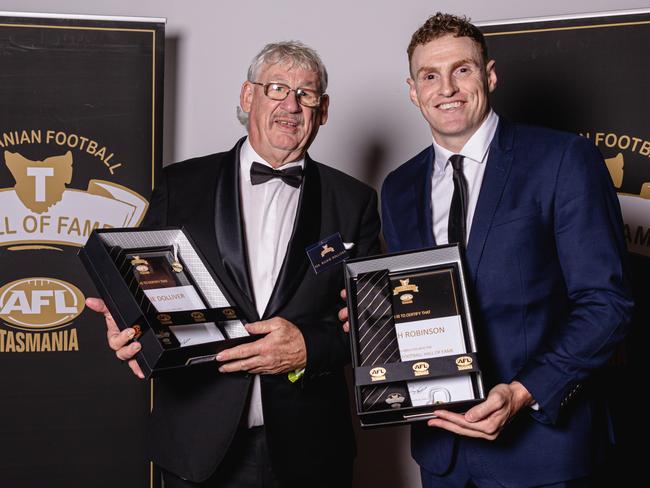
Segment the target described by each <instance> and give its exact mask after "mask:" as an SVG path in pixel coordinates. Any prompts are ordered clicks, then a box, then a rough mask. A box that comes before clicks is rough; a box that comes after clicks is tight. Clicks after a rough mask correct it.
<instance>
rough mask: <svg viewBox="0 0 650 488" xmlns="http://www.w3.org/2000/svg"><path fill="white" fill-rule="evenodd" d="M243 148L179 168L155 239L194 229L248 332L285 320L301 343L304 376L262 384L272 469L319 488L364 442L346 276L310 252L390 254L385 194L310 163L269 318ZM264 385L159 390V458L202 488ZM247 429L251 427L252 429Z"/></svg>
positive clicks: (159, 200) (189, 376)
mask: <svg viewBox="0 0 650 488" xmlns="http://www.w3.org/2000/svg"><path fill="white" fill-rule="evenodd" d="M243 141H244V139H241V140H240V141H239V142H238V143H237V144H236V145H235V147H234V148H233V149H231V150H230V151H228V152H225V153H220V154H213V155H210V156H204V157H200V158H195V159H190V160H188V161H185V162H182V163H179V164H174V165H171V166H168V167H167V168H165V170H164V171H163V176H162V180H161V181H160V182H159V184H158V185H157V187H156V189H155V190H154V193H153V196H152V199H151V206H150V209H149V212H148V214H147V217H146V219H145V221H144V223H143V226H144V227H160V226H184V227H185V228H186V229H187V230H188V232H189V234H190V236H191V237H192V239H193V240H194V242H195V243H196V244H197V246H198V247H199V249H200V250H201V252H202V253H203V255H204V256H205V258H206V260H207V261H208V263H209V264H210V265H211V267H212V270H213V271H214V272H215V273H216V274H217V276H218V277H219V278H220V279H221V281H222V283H223V284H224V285H225V287H226V288H227V290H228V291H229V294H230V297H231V298H232V300H233V301H234V302H235V303H234V305H236V306H238V307H239V308H240V309H241V311H242V313H243V316H244V317H245V319H246V320H247V321H248V322H254V321H257V320H259V319H267V318H271V317H274V316H281V317H284V318H285V319H287V320H289V321H291V322H293V323H294V324H295V325H296V326H297V327H298V328H299V329H300V331H301V332H302V334H303V336H304V338H305V343H306V346H307V367H306V371H305V375H304V376H303V377H302V378H301V379H300V380H299V381H297V382H295V383H291V382H290V381H289V380H288V378H287V374H279V375H262V376H261V387H262V403H263V410H264V421H265V428H266V435H267V439H268V446H269V452H270V457H271V463H272V466H273V469H274V472H275V473H276V475H277V476H278V478H279V479H280V481H281V482H282V484H283V486H285V485H286V486H300V485H302V486H318V485H319V483H318V480H319V478H320V477H321V476H322V475H323V473H327V472H331V471H332V470H336V467H337V466H339V465H340V466H349V464H350V462H351V459H352V457H353V456H354V439H353V435H352V431H351V425H350V418H349V405H348V395H347V388H346V383H345V380H344V377H343V366H344V365H345V364H346V363H347V362H348V361H349V351H350V348H349V343H348V337H347V335H346V334H345V333H344V332H343V331H342V329H341V324H340V322H339V321H338V319H337V311H338V309H340V308H341V306H342V305H343V302H342V301H341V299H340V297H339V292H340V290H341V288H342V286H343V274H342V267H341V266H340V265H339V266H336V267H334V268H333V269H330V270H327V271H325V272H323V273H321V274H319V275H316V274H315V272H314V271H313V269H312V268H311V266H310V265H309V261H308V258H307V254H306V252H305V248H306V247H308V246H309V245H311V244H314V243H316V242H318V241H319V240H320V239H322V238H324V237H327V236H329V235H331V234H334V233H336V232H340V233H341V236H342V238H343V241H344V242H348V243H354V247H353V248H352V249H351V250H350V251H348V252H349V253H350V254H351V257H356V256H363V255H369V254H376V253H378V252H379V244H378V238H377V236H378V233H379V228H380V223H379V216H378V213H377V196H376V193H375V191H374V190H372V189H371V188H369V187H367V186H366V185H364V184H362V183H360V182H358V181H357V180H355V179H354V178H352V177H350V176H347V175H345V174H344V173H341V172H339V171H337V170H334V169H332V168H329V167H327V166H324V165H322V164H320V163H317V162H315V161H313V160H311V159H310V158H309V156H307V157H306V161H305V173H304V174H305V177H304V181H303V185H302V188H301V194H300V201H299V205H298V210H297V215H296V221H295V223H294V229H293V234H292V236H291V239H290V243H289V246H288V250H287V254H286V256H285V260H284V262H283V265H282V269H281V271H280V274H279V276H278V280H277V282H276V285H275V289H274V291H273V293H272V295H271V298H270V300H269V303H268V306H267V307H266V311H265V312H264V315H263V317H259V316H258V313H257V311H256V309H255V305H254V302H253V300H252V296H253V295H252V292H251V289H252V288H251V283H250V279H249V275H248V271H247V258H246V242H245V238H244V232H243V226H242V216H241V209H240V197H239V193H240V190H239V152H240V147H241V144H242V142H243ZM252 379H253V376H252V375H249V374H244V373H236V374H220V373H219V372H218V371H217V367H216V365H214V364H212V365H206V366H197V367H194V368H192V369H190V370H187V371H181V372H178V373H171V374H165V375H163V376H161V377H160V378H159V379H156V381H155V387H154V408H153V411H152V413H151V416H150V423H149V427H150V429H149V430H150V432H149V447H150V455H151V458H152V460H153V461H154V462H155V463H156V464H157V465H159V466H160V467H162V468H164V469H166V470H168V471H171V472H173V473H175V474H177V475H179V476H181V477H182V478H186V479H189V480H191V481H203V480H205V479H207V478H208V477H209V476H210V475H211V474H212V473H213V472H214V471H215V469H216V468H217V467H218V466H219V463H220V462H221V461H222V459H223V457H224V455H225V454H226V451H227V450H228V448H229V446H230V444H231V442H232V441H233V439H234V437H235V435H236V433H237V430H238V427H241V425H242V420H243V423H244V424H245V415H246V411H247V410H246V407H247V397H248V394H249V390H250V388H251V384H252ZM244 428H245V425H244Z"/></svg>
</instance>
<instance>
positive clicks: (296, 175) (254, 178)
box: [251, 161, 302, 188]
mask: <svg viewBox="0 0 650 488" xmlns="http://www.w3.org/2000/svg"><path fill="white" fill-rule="evenodd" d="M273 178H280V179H281V180H282V181H284V182H285V183H286V184H287V185H291V186H293V187H294V188H298V187H299V186H300V183H302V167H301V166H292V167H290V168H287V169H273V168H270V167H269V166H266V165H264V164H260V163H258V162H256V161H253V164H252V165H251V183H252V184H253V185H259V184H261V183H266V182H267V181H269V180H271V179H273Z"/></svg>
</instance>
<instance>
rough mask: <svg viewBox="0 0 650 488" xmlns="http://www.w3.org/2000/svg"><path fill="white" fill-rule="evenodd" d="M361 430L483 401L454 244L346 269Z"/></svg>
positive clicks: (349, 265) (365, 260)
mask: <svg viewBox="0 0 650 488" xmlns="http://www.w3.org/2000/svg"><path fill="white" fill-rule="evenodd" d="M345 276H346V290H347V296H348V308H349V310H350V311H351V313H350V339H351V347H352V364H353V366H354V383H355V386H354V389H355V402H356V408H357V414H358V415H359V418H360V420H361V425H362V426H374V425H388V424H399V423H406V422H412V421H416V420H425V419H428V418H432V417H434V414H433V412H434V410H435V409H437V408H439V409H443V408H444V409H446V410H452V411H465V410H467V409H468V408H470V407H471V406H473V405H475V404H476V403H478V402H480V401H481V400H483V398H484V390H483V383H482V379H481V373H480V370H479V367H478V360H477V357H476V341H475V338H474V330H473V325H472V318H471V314H470V310H469V303H468V300H467V291H466V283H465V279H464V274H463V263H462V258H461V253H460V250H459V248H458V246H457V245H448V246H440V247H437V248H431V249H426V250H422V251H416V252H409V253H399V254H389V255H384V256H375V257H370V258H360V259H353V260H349V261H347V262H346V264H345Z"/></svg>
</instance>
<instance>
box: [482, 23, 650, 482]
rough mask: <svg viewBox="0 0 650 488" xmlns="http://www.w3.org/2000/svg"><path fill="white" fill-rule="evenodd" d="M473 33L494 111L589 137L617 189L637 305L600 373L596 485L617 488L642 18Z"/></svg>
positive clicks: (644, 235)
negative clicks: (604, 415) (483, 55)
mask: <svg viewBox="0 0 650 488" xmlns="http://www.w3.org/2000/svg"><path fill="white" fill-rule="evenodd" d="M479 25H480V27H481V30H482V31H483V32H484V33H485V35H486V40H487V43H488V50H489V55H490V57H491V58H494V59H495V60H496V71H497V76H498V88H497V90H496V91H495V92H494V94H493V97H492V104H493V106H494V107H495V110H496V111H497V112H498V113H499V114H501V115H503V116H505V117H507V118H510V119H512V120H515V121H518V122H527V123H532V124H537V125H544V126H547V127H553V128H556V129H561V130H567V131H571V132H574V133H579V134H581V135H582V136H584V137H587V138H589V139H590V140H592V141H593V143H594V144H595V145H596V146H597V147H598V148H599V149H600V151H601V152H602V154H603V156H604V158H605V162H606V164H607V167H608V169H609V172H610V175H611V177H612V181H613V183H614V186H615V187H616V188H617V191H618V196H619V201H620V203H621V210H622V212H623V220H624V222H625V229H624V230H625V236H626V239H627V245H628V250H629V251H630V261H631V270H632V279H633V287H634V291H635V294H636V299H637V307H636V311H635V319H634V324H633V328H632V332H631V335H630V337H629V339H628V341H627V344H626V347H625V351H621V352H620V353H619V354H618V355H617V357H616V358H615V359H614V360H613V361H612V363H611V364H610V367H609V368H607V370H606V371H605V372H604V373H603V375H604V379H605V382H604V383H603V384H604V385H608V386H603V391H602V394H603V395H604V396H607V397H608V398H609V399H610V402H609V403H610V408H611V409H612V412H613V420H614V425H613V427H614V433H615V434H616V438H617V448H616V449H615V450H614V451H613V452H612V453H610V456H609V462H608V463H605V464H603V465H602V467H603V477H602V479H601V480H600V481H601V482H602V483H603V485H606V484H607V483H609V482H611V483H614V484H612V485H610V486H618V484H620V483H621V482H622V481H623V480H624V479H628V480H632V479H636V477H637V476H639V475H644V474H645V472H644V471H642V469H643V466H644V465H643V463H639V462H638V460H637V459H636V455H637V450H636V448H635V447H634V446H635V445H638V444H636V443H637V442H638V441H640V440H641V436H640V431H639V429H638V426H637V420H636V416H635V415H634V414H632V411H631V409H633V408H634V405H635V404H636V403H637V402H638V393H639V391H640V390H639V387H640V386H641V385H644V384H645V383H646V380H645V368H644V356H645V349H646V347H647V344H648V340H647V339H648V332H647V322H648V317H649V316H650V307H649V303H648V299H647V296H648V295H647V293H648V292H647V286H646V283H647V281H648V277H650V122H649V120H650V119H649V117H648V114H650V63H648V47H649V46H650V11H632V12H611V13H597V14H586V15H582V16H576V17H573V18H553V19H544V20H540V19H531V20H523V21H503V22H498V23H494V24H489V25H487V24H483V25H481V24H479ZM575 239H576V241H578V242H580V239H581V236H580V235H576V236H575ZM583 244H584V245H585V246H589V245H590V243H589V242H584V243H583ZM614 480H616V481H614Z"/></svg>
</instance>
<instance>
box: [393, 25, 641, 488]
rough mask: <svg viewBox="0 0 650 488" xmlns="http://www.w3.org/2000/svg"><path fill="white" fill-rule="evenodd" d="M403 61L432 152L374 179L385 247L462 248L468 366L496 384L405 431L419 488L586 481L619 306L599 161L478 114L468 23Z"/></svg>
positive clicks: (483, 95) (479, 92) (614, 213)
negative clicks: (468, 289)
mask: <svg viewBox="0 0 650 488" xmlns="http://www.w3.org/2000/svg"><path fill="white" fill-rule="evenodd" d="M408 56H409V65H410V77H409V79H408V84H409V88H410V97H411V101H412V102H413V103H414V104H415V105H416V106H417V107H418V108H419V109H420V111H421V112H422V115H423V116H424V119H425V120H426V122H427V124H428V125H429V128H430V129H431V134H432V144H431V145H429V146H428V147H427V148H425V149H424V150H423V151H422V152H420V153H419V154H418V155H416V156H415V157H413V158H412V159H411V160H410V161H408V162H406V163H405V164H403V165H402V166H401V167H399V168H398V169H397V170H395V171H394V172H393V173H391V174H390V175H389V176H388V177H387V178H386V181H385V183H384V186H383V189H382V218H383V224H384V236H385V238H386V242H387V244H388V247H389V250H391V251H405V250H410V249H419V248H424V247H429V246H432V245H435V244H446V243H448V242H459V243H460V244H461V245H462V246H466V260H467V269H468V274H469V276H468V278H469V279H470V282H471V285H472V292H473V298H474V300H473V313H474V319H475V322H476V332H477V334H478V337H479V355H480V356H479V357H480V360H481V367H482V369H483V372H484V375H485V378H486V380H487V382H488V383H489V384H492V385H495V386H493V388H492V389H491V390H490V391H489V393H488V395H487V398H486V400H485V401H484V402H482V403H480V404H479V405H477V406H475V407H474V408H472V409H470V410H469V411H468V412H466V413H465V414H464V415H462V414H458V413H453V412H449V411H444V410H438V411H437V418H435V419H433V420H430V421H429V422H428V425H427V424H426V423H420V424H418V425H415V426H414V428H413V456H414V457H415V459H416V461H417V462H418V463H419V465H420V467H421V473H422V482H423V485H424V487H425V488H428V487H466V486H479V487H502V486H511V487H528V486H545V487H551V486H552V487H566V486H571V487H576V486H587V485H588V484H589V480H588V477H589V473H590V472H591V471H592V469H593V467H594V455H595V453H596V451H597V449H598V446H599V445H600V444H601V442H600V441H601V440H602V439H603V438H604V437H605V436H606V433H607V426H606V421H605V418H604V417H603V416H602V400H603V396H604V395H603V394H602V393H603V392H599V391H597V390H595V389H593V388H592V387H590V380H591V379H592V378H593V376H594V372H595V371H596V370H597V368H599V367H600V366H602V365H603V364H604V363H605V362H606V361H607V359H608V358H609V356H610V355H611V353H612V351H613V349H614V346H615V345H616V343H617V342H618V341H620V340H621V339H622V337H623V335H624V333H625V332H626V329H627V325H628V323H629V320H630V312H631V307H632V302H631V300H630V294H629V289H628V286H627V280H626V275H625V266H624V254H625V246H624V242H623V238H622V222H621V216H620V210H619V207H618V201H617V198H616V194H615V193H614V190H613V187H612V184H611V181H610V179H609V176H608V174H607V170H606V168H605V165H604V164H603V160H602V157H601V156H600V154H599V153H598V151H597V150H596V148H595V147H594V146H593V145H592V144H591V143H590V142H589V141H587V140H586V139H583V138H581V137H578V136H576V135H573V134H567V133H561V132H556V131H551V130H548V129H542V128H535V127H527V126H523V125H518V124H514V123H511V122H509V121H507V120H505V119H503V118H500V117H499V116H497V115H496V114H495V113H494V112H493V111H492V110H491V109H490V103H489V94H490V92H492V91H493V90H494V89H495V88H496V85H497V75H496V69H495V62H494V60H490V59H489V58H488V55H487V47H486V44H485V40H484V38H483V35H482V34H481V32H480V31H479V30H478V29H477V28H476V27H475V26H473V25H472V24H470V23H469V22H468V21H467V20H466V19H465V18H460V17H455V16H452V15H447V14H441V13H438V14H436V15H434V16H432V17H431V18H429V19H428V20H427V21H426V22H425V23H424V25H422V26H421V27H420V28H419V29H418V30H417V31H416V32H415V33H414V34H413V37H412V39H411V43H410V45H409V47H408Z"/></svg>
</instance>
